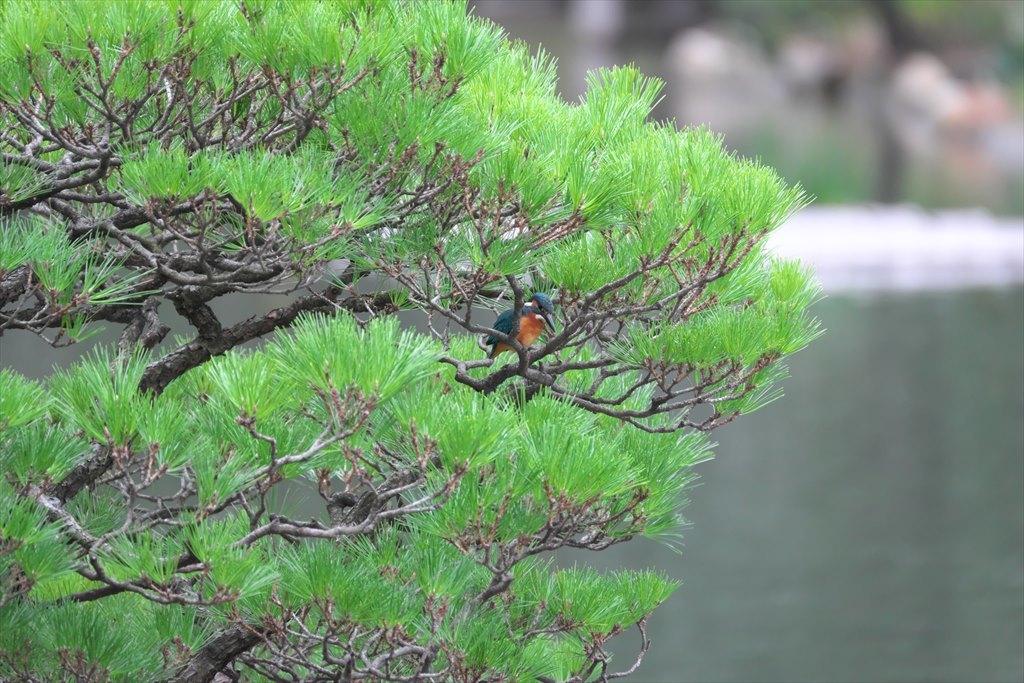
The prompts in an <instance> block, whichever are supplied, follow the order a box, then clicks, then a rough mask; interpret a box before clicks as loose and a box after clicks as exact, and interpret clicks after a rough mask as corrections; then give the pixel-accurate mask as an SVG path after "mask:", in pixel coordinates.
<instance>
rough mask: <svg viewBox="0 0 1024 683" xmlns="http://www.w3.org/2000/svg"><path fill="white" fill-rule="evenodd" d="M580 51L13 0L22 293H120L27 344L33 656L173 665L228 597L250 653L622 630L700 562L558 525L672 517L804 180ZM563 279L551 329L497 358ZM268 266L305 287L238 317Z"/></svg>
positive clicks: (19, 609)
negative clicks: (174, 319) (613, 567)
mask: <svg viewBox="0 0 1024 683" xmlns="http://www.w3.org/2000/svg"><path fill="white" fill-rule="evenodd" d="M51 10H52V11H51ZM555 75H556V71H555V65H554V62H553V60H552V59H551V58H550V56H549V55H547V54H545V53H543V52H542V51H538V52H537V53H535V54H532V53H531V50H530V49H529V48H528V47H527V46H525V45H522V44H519V43H510V42H508V41H507V40H506V39H505V36H504V35H503V32H502V31H501V29H500V28H499V27H497V26H495V25H493V24H491V23H490V22H487V21H484V20H481V19H478V18H475V17H473V16H471V15H469V14H467V8H466V5H465V3H463V2H449V1H446V0H432V1H430V2H427V1H424V2H414V3H407V2H401V1H397V0H396V1H395V2H375V1H372V2H371V1H366V0H351V1H340V0H336V1H330V2H328V1H324V0H301V1H300V0H295V1H294V2H275V1H269V0H258V1H252V2H250V1H248V0H247V2H245V3H238V2H234V1H233V0H223V1H221V0H209V1H208V0H194V1H186V0H180V1H179V0H173V1H169V2H163V1H161V2H155V1H154V2H147V1H143V0H124V1H120V0H117V1H115V0H109V1H99V0H97V1H96V2H89V3H84V2H78V3H71V2H68V3H58V4H54V5H53V6H52V7H51V6H50V5H43V4H41V3H35V2H29V1H27V0H9V1H6V2H3V3H2V4H0V121H2V122H3V124H4V127H5V130H9V132H8V133H5V136H4V139H3V140H0V147H2V151H3V153H4V160H3V164H2V166H0V188H2V190H0V210H2V211H3V212H4V216H5V218H4V219H3V220H4V223H3V225H2V226H0V330H4V331H6V330H7V329H8V328H11V329H18V330H28V331H30V332H36V333H39V334H40V335H42V336H44V338H46V339H47V341H50V342H51V343H54V344H60V343H64V342H65V341H77V340H80V339H83V338H85V337H86V336H88V335H89V334H91V333H93V332H94V331H95V329H96V328H95V327H94V323H95V321H97V320H105V321H108V322H115V323H117V324H120V325H124V326H125V329H124V330H123V334H122V336H121V338H120V340H119V344H118V347H117V349H116V351H115V349H114V348H113V347H112V346H100V347H98V348H97V349H96V350H94V351H93V352H91V353H89V354H87V355H86V356H85V357H84V358H83V359H82V360H80V361H79V362H77V363H74V364H72V365H71V366H70V367H67V368H64V369H59V370H56V371H55V372H54V373H53V375H52V376H51V377H49V378H48V379H46V380H45V381H41V382H35V381H31V380H29V379H27V378H24V377H22V376H20V375H18V374H17V373H15V372H13V371H10V370H6V369H3V370H0V383H2V385H3V391H2V392H0V471H2V474H0V589H2V593H0V677H2V678H8V677H10V678H15V679H16V678H18V677H25V676H28V674H29V672H31V674H32V675H33V676H35V677H36V678H37V679H40V680H59V679H63V678H69V677H76V676H77V677H78V678H83V677H88V676H93V677H94V678H100V679H102V678H105V677H109V678H111V679H113V680H125V679H131V678H138V679H141V680H162V679H166V678H170V677H172V676H173V675H174V673H175V672H176V671H178V670H179V669H180V667H181V666H182V665H183V664H184V663H185V662H186V661H188V660H189V659H190V658H193V657H195V656H197V652H198V651H199V650H200V648H201V647H202V646H203V644H204V643H210V642H211V641H212V640H213V639H215V636H216V635H217V634H218V633H222V632H223V631H224V630H225V629H230V628H241V629H243V630H244V631H245V632H246V633H258V635H259V639H258V641H254V643H253V645H252V646H251V647H250V649H249V650H247V651H246V652H244V653H240V654H238V655H237V656H236V658H235V659H234V660H233V663H232V665H231V666H232V667H234V668H233V670H232V675H238V676H241V677H243V678H244V677H246V676H250V677H253V680H262V679H263V678H264V677H267V678H269V677H270V676H271V675H273V676H277V677H279V678H281V679H288V680H291V679H296V680H298V679H303V680H305V679H307V678H318V677H322V678H323V677H330V676H332V675H334V673H336V672H337V671H338V667H339V666H349V665H350V666H351V667H352V677H355V678H360V679H363V678H365V679H372V678H380V677H387V676H392V677H394V678H397V679H399V680H416V678H415V677H416V676H417V675H418V673H419V672H420V671H421V669H422V670H423V671H429V672H431V673H430V675H431V676H433V677H434V678H436V679H438V680H462V681H471V680H472V681H475V680H531V679H535V678H537V677H550V678H556V679H565V678H573V677H574V676H576V678H575V679H574V680H586V679H588V678H593V677H594V676H595V675H598V674H597V673H595V672H597V671H601V670H603V669H600V667H601V666H603V664H601V662H602V660H603V659H604V658H605V657H606V654H607V653H606V652H605V651H604V649H603V648H604V646H605V643H606V641H607V640H608V639H609V638H611V637H614V636H616V635H618V634H619V633H621V632H623V631H624V630H627V629H629V628H631V627H633V626H636V625H640V626H641V627H642V625H643V623H644V622H645V620H646V618H647V616H648V615H649V614H650V612H651V611H652V610H653V609H655V608H656V607H657V605H658V604H660V603H661V602H663V601H664V600H666V599H667V598H668V597H669V596H670V595H671V593H672V592H673V591H674V590H675V589H676V588H677V587H678V584H677V583H676V582H674V581H671V580H669V579H667V578H665V577H663V576H660V575H658V574H655V573H652V572H646V571H641V572H635V571H633V572H626V571H624V572H615V573H608V574H600V573H597V572H595V571H593V570H591V569H589V568H587V567H576V568H573V569H557V568H556V567H555V565H554V563H552V562H550V561H548V559H546V558H545V557H543V556H545V555H547V556H550V554H551V553H553V552H555V551H557V550H559V549H560V548H564V547H577V548H586V549H591V550H601V549H604V548H606V547H608V546H609V545H611V544H613V543H619V542H625V541H628V540H629V539H631V538H633V537H636V536H645V537H647V538H651V539H655V540H658V541H661V542H665V543H670V544H672V543H675V542H676V539H677V536H678V531H679V529H680V526H681V524H682V518H681V516H680V511H681V508H682V506H683V504H684V502H685V496H684V494H685V487H686V486H687V485H688V484H689V483H691V482H692V481H693V479H694V478H695V473H694V470H693V468H694V465H696V464H697V463H698V462H700V461H702V460H704V459H706V458H708V457H710V450H709V449H710V442H709V440H708V437H707V435H706V431H708V430H710V429H711V428H713V427H716V426H718V424H720V423H722V422H724V421H727V420H728V419H732V418H733V417H735V416H736V415H737V414H740V413H745V412H750V411H752V410H755V409H757V408H759V407H761V406H763V405H765V404H766V403H768V402H769V401H771V400H772V399H773V398H775V397H777V396H778V393H779V391H778V382H779V381H780V380H781V379H782V378H783V376H784V373H785V369H784V366H782V365H781V364H780V363H779V361H780V360H781V359H783V358H785V357H786V356H788V355H789V354H791V353H794V352H796V351H798V350H799V349H800V348H802V347H803V346H805V345H806V344H807V343H809V342H810V341H812V340H813V339H814V337H816V336H817V334H819V327H818V323H817V321H815V320H814V319H813V318H812V317H810V316H809V314H808V313H807V309H808V307H809V306H810V305H811V304H812V303H813V302H814V301H815V300H816V298H817V297H818V290H817V286H816V284H815V283H814V281H813V278H812V277H811V275H810V274H809V273H808V271H807V270H806V269H805V268H803V267H802V266H801V265H800V264H798V263H791V262H786V261H779V260H775V259H772V258H771V257H770V256H768V255H767V254H766V253H765V251H764V250H763V248H762V244H763V240H764V238H765V237H766V235H767V234H768V233H770V232H771V231H772V230H773V229H775V228H776V227H778V226H779V225H780V224H781V223H782V222H783V221H784V220H785V219H786V218H787V217H788V216H790V215H791V214H792V213H793V212H794V211H796V210H798V209H799V208H800V207H802V206H803V205H804V204H805V203H806V201H807V199H806V197H805V196H804V194H803V192H802V190H801V189H800V188H799V187H789V186H787V185H786V184H785V183H784V182H783V181H782V180H781V179H780V178H779V177H778V175H777V174H775V173H774V171H772V170H771V169H768V168H766V167H764V166H763V165H761V164H759V163H756V162H751V161H748V160H744V159H740V158H738V157H736V156H735V155H733V154H731V153H729V152H727V151H726V149H725V147H724V146H723V143H722V140H721V139H720V138H719V137H717V136H716V135H714V134H713V133H711V132H710V131H708V130H706V129H703V128H698V129H685V130H678V129H677V127H676V126H675V124H652V123H649V122H648V121H647V118H648V116H649V114H650V112H651V110H652V108H653V107H654V105H655V103H656V102H657V99H658V97H659V94H660V92H661V89H662V84H661V82H660V81H657V80H655V79H648V78H645V77H644V76H643V75H642V74H641V73H640V72H639V71H638V70H637V69H635V68H634V67H622V68H615V69H602V70H599V71H597V72H595V73H593V74H591V75H590V76H589V78H588V89H587V93H586V95H585V96H584V97H583V98H582V99H581V101H580V102H578V103H567V102H564V101H563V100H561V99H560V98H559V97H558V95H557V88H556V82H555ZM27 121H31V122H32V123H31V125H29V124H27V123H26V122H27ZM40 126H41V127H43V128H44V129H45V134H40V133H39V131H38V130H36V128H37V127H40ZM40 140H41V141H42V142H40ZM11 207H13V208H11ZM9 214H10V215H9ZM536 291H544V292H546V293H549V294H550V296H551V297H552V298H553V299H554V300H555V301H556V302H558V311H557V314H558V316H559V318H560V321H559V324H558V325H557V329H556V330H554V331H551V330H548V331H547V332H546V333H545V335H544V336H543V337H542V338H541V339H540V340H539V341H537V342H535V343H534V345H533V347H532V348H531V349H529V350H528V351H523V352H522V353H521V354H520V353H516V354H508V355H507V356H503V357H501V358H500V359H499V361H497V362H491V361H489V360H483V353H482V351H481V349H480V347H479V341H480V339H483V338H486V337H485V335H488V334H492V333H493V332H492V330H491V329H490V328H489V327H488V325H491V324H493V320H494V317H493V314H494V313H496V312H497V311H496V310H495V309H498V310H501V309H504V308H509V307H511V302H512V301H515V300H517V298H518V300H519V301H522V300H523V298H524V295H526V296H528V295H529V293H530V292H536ZM244 292H260V293H267V292H271V293H287V294H289V295H292V296H291V298H290V299H289V302H288V303H287V304H286V305H284V306H282V307H281V308H279V309H276V310H274V311H272V312H267V313H265V314H264V315H263V316H259V315H257V316H253V317H252V318H249V319H246V320H243V321H241V322H239V323H237V324H233V325H227V324H225V323H224V322H223V321H221V320H220V319H218V317H217V313H216V310H215V309H216V305H215V304H216V300H217V299H219V298H220V297H222V296H226V295H228V294H237V293H244ZM307 294H308V296H307ZM161 298H166V299H168V300H169V301H170V302H172V303H173V304H174V308H175V310H176V312H177V313H179V314H180V315H181V316H182V317H183V318H185V319H187V321H188V323H189V324H190V325H191V326H192V327H194V328H195V335H194V336H193V337H192V338H180V339H174V340H171V341H170V342H169V344H170V345H171V347H172V348H164V347H161V343H162V340H163V339H164V335H165V334H166V329H161V326H160V324H159V322H160V319H159V317H158V315H163V313H164V311H166V310H167V307H165V308H164V309H161V310H160V311H157V307H156V304H157V303H159V300H160V299H161ZM481 309H487V312H486V313H484V314H483V315H481ZM408 310H415V311H418V312H421V313H422V312H426V314H427V315H428V316H430V318H429V320H428V322H429V324H430V327H429V329H430V334H427V333H426V332H425V331H424V329H425V328H424V327H422V326H421V327H420V328H419V331H416V330H414V329H412V328H411V326H410V325H409V324H408V323H409V322H410V320H412V319H413V317H412V316H408V317H406V316H405V315H404V314H403V315H402V317H401V320H400V319H399V316H397V315H393V314H395V313H397V312H399V311H408ZM303 312H305V313H303ZM421 319H422V318H416V321H417V322H418V321H420V320H421ZM513 319H514V318H513ZM403 324H404V326H403ZM458 328H461V329H462V330H464V331H465V332H467V334H458V333H456V332H455V330H456V329H458ZM50 330H59V332H58V333H57V334H56V336H54V337H48V336H46V335H48V334H49V331H50ZM271 330H274V335H273V337H272V338H269V339H267V340H265V341H264V342H262V344H261V346H259V347H258V348H243V345H244V344H245V343H246V342H249V341H253V340H256V339H259V338H260V337H263V336H264V335H269V333H270V331H271ZM694 409H704V410H705V411H707V412H710V413H712V415H711V417H709V418H707V420H705V421H704V422H698V421H694V419H693V418H691V417H689V416H690V411H692V410H694ZM268 662H269V663H271V664H268ZM339 662H349V664H346V665H339ZM385 670H386V671H387V672H388V673H387V674H383V673H381V671H385ZM83 671H86V672H89V671H91V672H92V674H83V673H82V672H83ZM433 672H440V673H433ZM318 679H319V678H318Z"/></svg>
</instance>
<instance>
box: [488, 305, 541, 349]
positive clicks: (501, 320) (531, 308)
mask: <svg viewBox="0 0 1024 683" xmlns="http://www.w3.org/2000/svg"><path fill="white" fill-rule="evenodd" d="M554 313H555V305H554V304H553V303H551V298H550V297H548V295H547V294H544V293H542V292H535V293H534V295H533V296H531V297H530V300H529V301H527V302H526V304H525V305H524V306H523V312H522V314H521V315H520V316H519V332H517V333H516V341H518V342H519V343H520V344H522V345H523V346H529V345H530V344H532V343H533V342H535V341H537V338H538V337H540V333H541V332H543V331H544V327H545V326H550V327H551V329H552V330H554V329H555V319H554ZM514 320H515V311H505V312H504V313H502V314H501V315H499V316H498V319H497V320H495V321H494V329H496V330H497V331H498V332H502V333H504V334H508V333H509V332H511V331H512V322H513V321H514ZM487 345H488V346H490V347H491V350H490V352H489V353H488V354H487V357H488V358H494V357H495V356H497V355H498V354H499V353H501V352H502V351H511V350H512V347H511V346H509V345H508V344H506V343H505V342H504V341H502V339H501V338H500V337H497V336H495V335H493V334H492V335H491V336H489V337H487Z"/></svg>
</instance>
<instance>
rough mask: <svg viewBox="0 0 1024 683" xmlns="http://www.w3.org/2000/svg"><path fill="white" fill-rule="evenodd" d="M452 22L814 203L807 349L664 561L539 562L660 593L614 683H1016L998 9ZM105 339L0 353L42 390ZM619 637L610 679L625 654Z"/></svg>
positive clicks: (1008, 75)
mask: <svg viewBox="0 0 1024 683" xmlns="http://www.w3.org/2000/svg"><path fill="white" fill-rule="evenodd" d="M471 6H472V7H473V11H474V12H475V13H476V14H478V15H480V16H485V17H489V18H491V19H494V20H495V21H496V22H497V23H499V24H501V25H502V26H504V27H505V29H506V30H507V31H508V33H509V35H510V36H511V37H513V38H520V39H523V40H525V41H527V42H528V43H529V44H530V45H531V46H533V47H534V48H536V47H537V46H538V45H540V46H543V49H545V50H547V51H549V52H550V53H551V54H552V55H554V56H555V57H556V58H557V60H558V65H559V67H558V68H559V75H560V87H561V92H562V95H563V96H564V97H565V98H566V99H568V100H570V101H575V100H576V99H577V98H578V97H579V96H580V95H581V94H582V92H583V88H584V82H585V81H584V77H585V74H586V71H587V70H588V69H591V68H595V67H599V66H611V65H616V64H629V63H635V64H636V65H637V66H639V67H640V69H641V70H642V71H644V72H645V73H646V74H648V75H651V76H657V77H660V78H662V79H664V80H665V81H666V88H665V90H664V98H663V99H662V101H661V103H660V104H659V105H658V107H657V109H656V110H655V111H654V113H653V117H654V118H657V119H675V120H677V122H678V123H679V125H693V124H705V125H707V126H709V127H710V128H712V129H713V130H715V131H717V132H719V133H721V134H723V135H724V139H725V144H726V145H727V146H728V147H729V148H731V149H734V150H736V151H737V152H738V153H740V154H742V155H746V156H756V157H760V158H761V159H762V160H763V161H764V162H765V163H767V164H769V165H771V166H773V167H775V168H776V169H778V171H779V172H780V173H781V174H782V175H783V176H784V177H785V178H787V179H788V180H789V181H791V182H799V183H801V184H802V185H803V186H804V187H805V188H806V189H807V190H808V192H810V193H811V194H813V195H814V196H815V197H816V198H817V201H816V202H815V204H814V205H812V206H811V207H809V208H807V209H805V210H804V211H802V212H801V213H800V214H798V215H797V216H796V217H794V218H793V219H792V220H791V221H790V222H789V223H788V224H787V225H785V226H783V227H782V228H780V229H779V231H778V232H777V233H776V234H775V235H773V237H772V241H771V244H772V247H773V248H774V249H775V250H776V251H777V252H778V253H780V254H782V255H785V256H787V257H793V258H800V259H802V260H804V261H806V262H808V263H810V264H812V265H813V266H814V267H815V268H816V270H817V273H818V276H819V278H820V279H821V281H822V283H823V286H824V290H825V294H826V295H827V298H825V299H824V300H823V301H822V302H821V303H819V304H818V305H817V306H816V307H815V313H816V314H817V315H818V317H820V318H821V319H822V320H823V322H824V326H825V327H826V328H827V329H828V331H827V333H826V334H825V335H824V336H823V337H822V338H820V339H819V340H818V341H816V342H815V343H813V344H812V345H811V346H810V347H809V348H808V349H807V350H805V351H803V352H801V353H799V354H797V355H796V356H795V357H794V358H793V359H792V362H791V363H790V367H791V374H792V379H790V380H788V381H787V382H786V383H785V388H786V393H787V396H786V397H785V398H783V399H782V400H780V401H778V402H775V403H773V404H771V405H769V406H768V407H766V408H764V409H763V410H761V411H759V412H757V413H755V414H753V415H750V416H744V417H742V418H741V419H739V420H737V421H736V422H734V423H733V424H730V425H728V426H726V427H724V428H722V429H721V430H719V431H717V432H716V433H715V438H716V439H717V440H718V441H719V447H718V448H717V449H716V453H717V457H716V459H715V460H713V461H710V462H707V463H704V464H702V465H700V466H699V472H700V474H701V477H702V478H701V482H700V485H699V486H697V487H695V488H693V489H691V491H690V498H691V503H690V505H689V507H688V508H687V510H686V514H687V518H688V519H689V521H690V526H689V527H688V528H687V529H686V530H685V532H684V535H683V539H682V543H681V546H680V548H681V553H677V552H674V551H673V550H671V549H669V548H667V547H665V546H663V545H659V544H655V543H651V542H647V541H644V540H638V541H635V542H633V543H629V544H626V545H622V546H616V547H613V548H612V549H611V550H609V551H606V552H603V553H598V554H592V555H588V556H580V555H576V556H573V555H566V556H563V557H562V558H561V559H562V561H564V562H566V563H572V562H575V561H586V562H589V563H592V564H595V565H597V566H599V567H603V568H609V569H610V568H621V567H631V568H646V567H655V568H657V569H658V570H659V571H662V572H664V573H666V574H668V575H670V576H672V577H674V578H677V579H679V580H682V581H683V582H684V584H683V587H682V588H681V589H680V590H679V591H678V592H677V593H676V594H675V595H674V596H673V597H672V598H671V600H669V601H668V603H666V604H665V605H664V606H663V607H662V608H661V609H659V610H658V611H656V612H655V614H654V616H653V617H652V619H651V622H650V624H649V629H648V633H649V635H650V636H651V638H652V640H653V646H652V648H651V650H650V652H649V653H648V655H647V657H646V659H645V662H644V664H643V666H642V667H641V668H640V670H639V672H638V673H637V674H636V675H634V676H633V677H631V678H630V679H629V680H631V681H633V682H634V683H637V682H641V683H643V682H654V681H673V682H683V681H686V682H707V683H711V682H717V681H737V682H738V681H750V682H767V681H808V682H811V681H814V682H823V683H825V682H853V681H865V682H867V681H878V682H883V681H885V682H890V681H892V682H897V681H898V682H903V681H928V682H940V681H950V682H954V681H955V682H960V681H979V682H981V681H985V682H988V681H1022V680H1024V417H1022V416H1024V218H1022V214H1024V114H1022V111H1024V1H1022V0H1005V1H1002V0H998V1H985V0H964V1H962V2H955V1H952V0H913V1H907V0H829V1H827V2H826V1H824V0H788V1H771V0H475V2H473V3H472V5H471ZM286 301H287V299H285V298H281V297H271V296H267V297H263V298H258V297H234V298H230V300H218V301H217V302H215V305H214V309H215V311H216V312H217V314H218V316H219V317H220V318H221V319H222V320H223V321H224V322H225V324H233V323H235V322H238V321H241V320H243V319H244V318H246V317H248V316H249V315H252V314H255V313H260V312H264V311H266V310H267V309H268V308H271V307H274V306H278V305H282V304H283V303H285V302H286ZM161 313H162V315H163V316H164V317H165V319H166V321H167V322H168V324H170V325H172V327H173V329H174V330H175V331H176V332H182V333H184V332H186V331H187V330H188V326H187V324H185V323H184V321H182V320H180V319H178V318H177V317H176V316H175V315H174V313H173V311H171V310H170V308H169V307H165V308H164V310H163V311H162V312H161ZM115 338H116V334H115V332H113V331H108V332H107V333H105V334H102V335H98V336H97V337H96V338H94V339H92V340H90V341H89V343H86V344H81V345H77V346H76V347H73V348H72V349H68V350H57V351H52V350H50V349H48V347H45V346H40V345H39V343H38V340H37V339H36V338H35V337H33V336H31V335H29V334H25V333H20V334H19V333H9V334H6V335H4V337H3V340H2V341H3V343H2V348H0V352H2V363H3V365H5V366H10V367H13V368H14V369H16V370H18V371H20V372H23V373H26V374H28V375H30V376H35V377H45V376H47V375H49V374H50V373H51V371H52V370H51V368H52V366H53V365H54V364H58V365H61V366H64V365H67V364H68V363H70V362H72V361H73V360H74V359H75V358H76V357H78V356H79V355H80V354H81V353H83V352H84V351H86V350H87V349H88V348H91V347H92V346H93V345H94V344H95V343H109V342H111V341H113V340H114V339H115ZM620 640H622V641H623V642H621V643H620V644H619V645H618V646H617V652H618V653H619V658H618V660H617V661H616V666H617V667H618V668H628V667H629V665H630V664H631V663H632V661H633V657H634V656H635V652H636V646H637V645H638V644H639V639H638V638H636V637H635V636H634V635H630V636H623V637H622V638H621V639H620Z"/></svg>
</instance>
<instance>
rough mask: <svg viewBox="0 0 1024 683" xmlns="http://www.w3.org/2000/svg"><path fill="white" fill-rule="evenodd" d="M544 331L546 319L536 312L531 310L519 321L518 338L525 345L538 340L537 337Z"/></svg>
mask: <svg viewBox="0 0 1024 683" xmlns="http://www.w3.org/2000/svg"><path fill="white" fill-rule="evenodd" d="M543 331H544V320H543V319H542V318H541V317H540V316H539V315H537V314H536V313H533V312H530V313H528V314H526V315H524V316H523V317H522V319H520V321H519V334H518V335H516V339H518V340H519V343H520V344H522V345H523V346H529V345H530V344H532V343H533V342H535V341H537V337H539V336H540V333H541V332H543Z"/></svg>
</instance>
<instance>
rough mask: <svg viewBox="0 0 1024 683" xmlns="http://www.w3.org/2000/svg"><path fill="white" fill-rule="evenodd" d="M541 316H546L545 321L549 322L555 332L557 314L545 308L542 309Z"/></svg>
mask: <svg viewBox="0 0 1024 683" xmlns="http://www.w3.org/2000/svg"><path fill="white" fill-rule="evenodd" d="M540 316H541V317H542V318H544V322H545V323H547V325H548V327H550V328H551V331H552V332H554V331H555V316H553V315H551V314H550V313H548V312H547V311H545V310H541V312H540Z"/></svg>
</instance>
